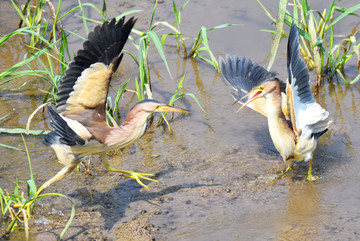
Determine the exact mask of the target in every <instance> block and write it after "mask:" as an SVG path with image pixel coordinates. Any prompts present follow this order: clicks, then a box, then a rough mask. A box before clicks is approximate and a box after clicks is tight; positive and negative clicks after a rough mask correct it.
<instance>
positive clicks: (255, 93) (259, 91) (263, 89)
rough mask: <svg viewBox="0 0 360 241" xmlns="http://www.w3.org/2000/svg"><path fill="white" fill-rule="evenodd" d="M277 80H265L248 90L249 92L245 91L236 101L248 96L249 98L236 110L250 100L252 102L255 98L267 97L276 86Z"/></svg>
mask: <svg viewBox="0 0 360 241" xmlns="http://www.w3.org/2000/svg"><path fill="white" fill-rule="evenodd" d="M277 85H278V82H276V81H269V82H265V83H263V84H262V85H260V86H258V87H255V88H253V89H252V90H251V91H249V93H247V94H246V95H245V96H243V97H242V98H241V99H239V100H238V101H237V102H239V101H240V100H242V99H244V98H246V97H249V100H248V101H247V102H245V103H244V105H243V106H242V107H241V108H240V109H239V110H238V111H237V112H239V111H240V110H242V109H243V108H244V107H245V106H247V105H248V104H250V103H251V102H253V101H254V100H256V99H259V98H262V97H263V98H267V97H268V96H269V95H270V94H271V93H272V92H273V91H274V90H275V89H276V87H277Z"/></svg>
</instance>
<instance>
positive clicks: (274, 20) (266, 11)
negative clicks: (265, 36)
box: [256, 0, 276, 23]
mask: <svg viewBox="0 0 360 241" xmlns="http://www.w3.org/2000/svg"><path fill="white" fill-rule="evenodd" d="M256 1H257V2H258V3H259V5H260V6H261V7H262V9H263V10H264V11H265V13H266V15H267V16H268V17H269V18H270V20H271V21H272V22H273V23H276V19H275V18H274V17H273V16H272V15H271V14H270V12H269V11H268V10H267V9H266V8H265V7H264V5H263V4H262V3H261V2H260V0H256Z"/></svg>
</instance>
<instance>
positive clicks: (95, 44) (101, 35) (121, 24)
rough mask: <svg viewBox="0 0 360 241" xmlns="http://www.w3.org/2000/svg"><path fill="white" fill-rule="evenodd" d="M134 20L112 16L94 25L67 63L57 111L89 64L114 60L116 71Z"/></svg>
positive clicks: (108, 62)
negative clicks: (86, 38) (108, 19)
mask: <svg viewBox="0 0 360 241" xmlns="http://www.w3.org/2000/svg"><path fill="white" fill-rule="evenodd" d="M135 22H136V19H134V18H131V19H129V20H128V21H127V22H126V23H125V18H122V19H120V20H119V21H118V22H116V20H115V18H114V19H112V20H111V22H104V23H103V24H102V25H101V26H97V27H95V29H94V31H93V32H91V33H90V34H89V35H88V40H87V41H85V42H84V44H83V49H81V50H79V51H78V52H77V56H76V57H75V58H74V59H73V61H72V62H71V63H70V64H69V68H68V69H67V70H66V72H65V76H64V77H63V79H62V82H61V84H60V87H59V92H58V94H57V96H58V100H57V105H56V109H57V111H58V112H60V113H61V112H63V111H65V109H66V101H67V99H68V98H69V96H70V93H71V92H72V91H73V86H74V85H75V82H76V81H77V79H78V78H79V77H80V76H81V73H82V72H83V71H84V70H85V69H87V68H89V67H90V65H92V64H94V63H97V62H102V63H104V64H105V65H109V64H110V63H112V62H113V61H114V63H116V65H114V68H113V71H114V72H115V71H116V69H117V67H118V66H119V64H120V60H121V57H120V53H121V51H122V49H123V47H124V45H125V43H126V40H127V39H128V37H129V34H130V32H131V29H132V28H133V26H134V24H135ZM119 59H120V60H119Z"/></svg>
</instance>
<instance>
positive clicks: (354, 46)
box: [257, 0, 360, 86]
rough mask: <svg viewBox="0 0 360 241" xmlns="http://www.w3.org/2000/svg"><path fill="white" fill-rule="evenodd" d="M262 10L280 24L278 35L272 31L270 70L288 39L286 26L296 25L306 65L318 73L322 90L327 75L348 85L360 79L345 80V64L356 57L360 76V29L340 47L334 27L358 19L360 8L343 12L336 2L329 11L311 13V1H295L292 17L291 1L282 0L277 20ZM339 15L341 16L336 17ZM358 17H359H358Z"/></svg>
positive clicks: (355, 6) (357, 77) (359, 5)
mask: <svg viewBox="0 0 360 241" xmlns="http://www.w3.org/2000/svg"><path fill="white" fill-rule="evenodd" d="M257 1H258V3H259V4H260V5H261V6H262V8H263V9H264V11H265V12H266V14H267V16H268V17H269V18H270V19H271V21H272V22H273V23H275V24H276V29H275V31H269V32H271V33H273V34H274V36H275V37H274V42H273V45H272V49H271V57H270V61H269V66H268V70H269V69H270V68H271V66H272V64H273V60H274V59H275V56H276V52H277V48H278V46H279V43H280V38H281V37H287V36H286V35H285V34H283V33H284V31H283V24H284V23H285V24H286V25H288V26H291V23H292V22H293V21H294V22H295V23H296V24H297V26H298V28H299V34H300V39H301V43H302V44H301V46H300V49H301V53H302V55H303V58H304V60H305V63H306V64H307V66H308V67H309V68H310V69H313V70H315V72H316V85H317V86H319V85H320V83H321V81H322V80H323V78H324V76H325V75H328V76H329V77H331V76H333V75H334V74H335V73H338V74H339V76H340V77H341V78H342V79H343V81H344V82H345V83H346V84H353V83H355V82H356V81H358V80H359V79H360V74H359V75H357V76H356V77H355V78H354V79H353V80H348V79H347V78H346V77H345V76H344V66H345V64H346V63H347V62H348V61H349V60H350V59H351V58H352V57H353V56H354V55H355V56H356V57H357V63H358V69H359V72H360V54H359V49H360V42H359V41H358V40H357V35H358V31H357V30H356V29H357V27H358V25H359V24H357V25H356V26H354V28H353V29H352V31H351V33H350V34H349V35H348V36H347V37H346V38H344V39H341V40H340V41H339V43H338V44H335V39H336V38H335V35H334V27H335V26H336V24H337V23H338V22H339V21H341V20H342V19H344V18H345V17H347V16H349V15H356V14H355V11H356V10H358V9H359V8H360V4H356V5H354V6H353V7H350V8H342V7H340V6H337V5H336V2H335V0H332V1H331V3H330V6H329V8H328V9H324V10H323V11H317V10H313V9H311V7H310V5H309V4H308V2H307V0H301V1H300V0H294V1H293V3H292V4H291V5H292V10H293V12H292V13H290V12H289V11H288V10H287V9H286V7H287V5H288V3H287V0H281V1H280V3H279V16H278V19H275V18H274V17H273V16H272V15H271V14H270V13H269V11H267V10H266V8H265V7H264V6H263V5H262V4H261V2H260V0H257ZM336 13H340V15H339V16H336ZM356 16H358V15H356Z"/></svg>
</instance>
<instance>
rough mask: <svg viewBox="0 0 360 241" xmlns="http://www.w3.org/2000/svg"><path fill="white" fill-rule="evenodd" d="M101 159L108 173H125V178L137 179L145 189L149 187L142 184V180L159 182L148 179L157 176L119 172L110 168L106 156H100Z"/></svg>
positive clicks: (126, 171) (125, 171)
mask: <svg viewBox="0 0 360 241" xmlns="http://www.w3.org/2000/svg"><path fill="white" fill-rule="evenodd" d="M100 157H101V160H102V162H103V163H104V165H105V168H106V169H107V170H108V171H112V172H120V173H123V174H125V175H123V176H124V177H127V178H132V179H135V180H136V181H137V182H138V183H139V184H140V185H141V186H143V187H145V188H149V187H148V186H146V185H145V184H144V183H142V182H141V180H140V178H142V179H145V180H148V181H152V182H158V181H157V180H154V179H151V178H148V177H154V176H155V175H154V174H147V173H139V172H134V171H128V170H117V169H114V168H112V167H110V165H109V162H108V160H107V156H106V154H102V155H100Z"/></svg>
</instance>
